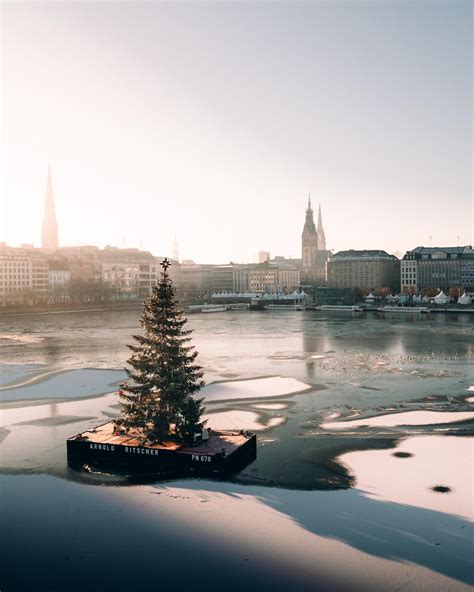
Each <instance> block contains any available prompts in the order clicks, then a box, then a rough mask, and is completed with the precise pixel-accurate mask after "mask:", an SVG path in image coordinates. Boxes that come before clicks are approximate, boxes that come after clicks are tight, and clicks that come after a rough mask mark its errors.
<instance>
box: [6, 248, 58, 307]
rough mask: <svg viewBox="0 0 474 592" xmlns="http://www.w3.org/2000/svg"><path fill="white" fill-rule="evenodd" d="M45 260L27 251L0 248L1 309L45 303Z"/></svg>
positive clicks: (36, 251) (46, 274)
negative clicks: (3, 307)
mask: <svg viewBox="0 0 474 592" xmlns="http://www.w3.org/2000/svg"><path fill="white" fill-rule="evenodd" d="M48 270H49V266H48V260H47V258H46V257H45V255H44V254H43V253H42V252H40V251H39V250H37V249H33V248H30V247H26V248H24V247H20V248H14V247H8V246H6V245H4V246H2V247H0V306H7V305H17V304H20V305H21V304H36V303H42V302H45V301H46V299H47V292H48Z"/></svg>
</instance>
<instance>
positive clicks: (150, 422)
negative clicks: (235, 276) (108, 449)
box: [119, 259, 205, 441]
mask: <svg viewBox="0 0 474 592" xmlns="http://www.w3.org/2000/svg"><path fill="white" fill-rule="evenodd" d="M169 266H170V262H169V261H168V259H165V260H164V261H163V262H162V263H161V267H162V271H161V275H160V280H159V282H158V284H157V285H156V286H155V287H154V288H153V291H152V293H151V295H150V296H149V298H148V299H147V301H146V302H145V306H144V311H143V315H142V318H141V320H140V322H141V325H142V327H143V335H134V336H133V338H134V339H135V341H136V342H137V345H129V346H128V347H129V348H130V349H131V350H132V352H133V353H132V356H131V358H130V359H129V360H128V364H129V366H130V367H131V370H129V369H126V371H127V374H128V376H129V379H130V380H129V381H127V382H126V383H124V384H122V387H121V391H120V405H121V408H122V417H121V420H120V421H119V424H120V425H122V426H123V427H124V428H125V429H127V430H133V431H134V432H135V431H138V432H141V433H142V434H143V435H146V436H147V437H148V438H150V439H155V440H166V439H169V438H170V437H171V438H174V439H176V440H178V441H186V440H190V439H192V435H193V434H194V432H196V431H199V430H201V429H202V427H203V425H204V423H205V422H202V421H201V414H202V412H203V406H202V401H203V399H200V398H196V397H195V395H196V394H197V393H198V392H199V391H200V390H201V388H202V387H203V386H204V381H203V380H202V376H203V371H202V368H201V366H199V365H198V364H197V363H196V357H197V355H198V354H197V352H196V351H195V350H194V347H193V346H192V345H190V344H189V342H190V341H191V338H190V337H189V335H190V333H191V331H190V330H187V329H185V328H184V326H185V324H186V322H187V321H186V318H184V316H183V313H182V312H181V311H180V310H179V309H178V303H177V301H176V296H175V288H174V287H173V283H172V281H171V279H170V277H169V274H168V267H169Z"/></svg>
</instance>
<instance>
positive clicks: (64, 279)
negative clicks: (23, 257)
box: [48, 257, 71, 304]
mask: <svg viewBox="0 0 474 592" xmlns="http://www.w3.org/2000/svg"><path fill="white" fill-rule="evenodd" d="M48 263H49V271H48V302H49V303H50V304H58V303H65V302H69V283H70V281H71V271H70V269H69V263H68V261H67V259H66V258H65V257H54V258H50V259H49V261H48Z"/></svg>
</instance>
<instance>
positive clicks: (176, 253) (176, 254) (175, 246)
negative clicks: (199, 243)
mask: <svg viewBox="0 0 474 592" xmlns="http://www.w3.org/2000/svg"><path fill="white" fill-rule="evenodd" d="M172 258H173V261H176V262H177V263H179V249H178V240H177V239H176V232H175V233H174V240H173V257H172Z"/></svg>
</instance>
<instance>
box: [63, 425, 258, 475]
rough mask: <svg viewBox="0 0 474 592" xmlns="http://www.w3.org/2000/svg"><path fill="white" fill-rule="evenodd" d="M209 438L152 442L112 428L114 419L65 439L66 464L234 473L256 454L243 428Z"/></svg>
mask: <svg viewBox="0 0 474 592" xmlns="http://www.w3.org/2000/svg"><path fill="white" fill-rule="evenodd" d="M207 435H208V438H207V439H206V440H203V441H201V442H199V443H198V444H196V445H193V446H189V445H183V444H179V443H177V442H172V441H170V442H160V443H156V444H155V443H152V442H149V441H142V440H140V439H138V438H137V437H134V436H133V434H130V433H128V434H127V433H123V432H117V431H115V426H114V422H113V421H109V422H107V423H105V424H102V425H100V426H97V427H96V428H94V429H92V430H89V431H87V432H83V433H81V434H77V435H76V436H73V437H72V438H69V439H68V440H67V459H68V465H69V466H71V467H74V468H84V466H85V465H87V466H89V467H107V468H112V469H119V470H120V472H122V471H123V472H128V473H139V474H143V473H146V474H154V473H157V474H158V473H187V472H191V473H207V474H209V473H235V472H238V471H241V470H242V469H243V468H244V467H246V466H247V465H248V464H249V463H251V462H252V461H253V460H255V458H256V456H257V437H256V435H255V434H250V433H249V432H244V431H240V432H239V431H214V430H212V431H211V430H209V431H208V434H207Z"/></svg>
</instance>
